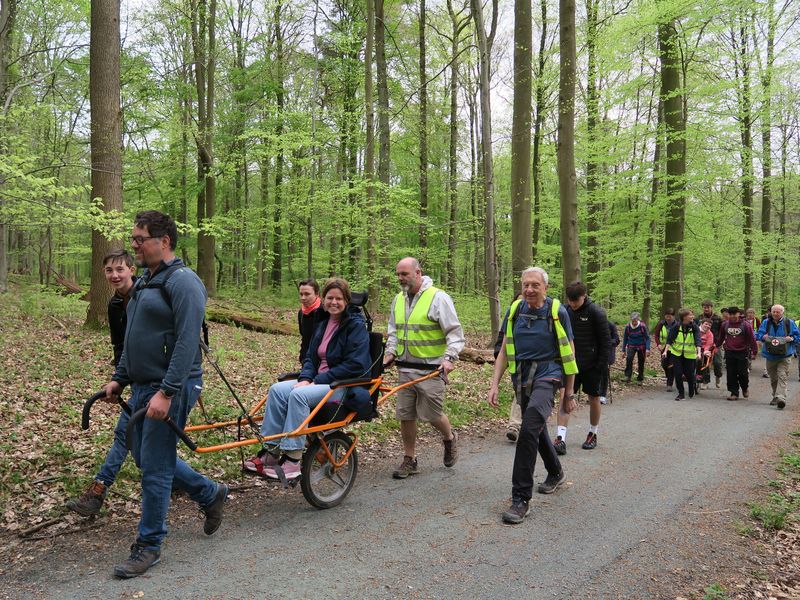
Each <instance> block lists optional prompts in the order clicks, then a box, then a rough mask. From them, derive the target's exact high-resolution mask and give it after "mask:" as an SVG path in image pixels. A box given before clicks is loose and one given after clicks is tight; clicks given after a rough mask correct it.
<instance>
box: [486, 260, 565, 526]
mask: <svg viewBox="0 0 800 600" xmlns="http://www.w3.org/2000/svg"><path fill="white" fill-rule="evenodd" d="M521 280H522V299H521V300H518V301H516V302H514V303H513V304H512V305H511V307H510V308H509V312H508V315H507V317H506V318H507V322H508V324H507V326H506V334H505V340H504V343H503V348H502V350H501V351H500V354H499V355H498V356H497V360H496V361H495V363H494V374H493V375H492V384H491V386H490V388H489V394H488V397H487V400H488V401H489V404H491V405H492V406H497V404H498V402H497V399H498V395H499V386H500V379H501V378H502V376H503V371H505V370H506V366H507V367H508V369H509V370H510V371H511V373H513V374H515V377H514V383H515V386H514V387H515V389H514V393H515V396H516V401H517V402H519V404H520V407H521V409H522V426H521V428H520V432H519V438H518V439H517V449H516V453H515V455H514V470H513V473H512V476H511V507H510V508H509V509H508V510H507V511H506V512H504V513H503V517H502V518H503V521H505V522H506V523H511V524H516V523H521V522H522V520H523V519H524V518H525V517H526V516H527V515H528V513H529V512H530V506H529V503H530V499H531V496H532V495H533V470H534V467H535V466H536V452H537V449H538V451H539V454H541V455H542V461H543V462H544V466H545V468H546V469H547V478H546V479H545V480H544V482H543V483H542V484H540V485H539V488H538V492H539V493H540V494H552V493H553V492H555V491H556V489H558V487H559V486H560V485H561V484H562V483H564V481H565V479H566V476H565V475H564V471H563V469H562V468H561V463H560V462H559V460H558V456H557V455H556V450H555V448H554V447H553V442H552V441H551V440H550V435H549V433H548V431H547V419H548V417H550V414H551V413H552V412H553V404H554V397H555V394H556V393H561V392H560V390H562V389H564V390H566V395H562V400H561V401H562V402H563V403H564V407H563V410H564V412H566V413H571V412H572V411H574V410H575V407H576V403H575V395H574V394H573V393H572V391H573V386H574V382H575V375H576V374H577V373H578V365H577V363H576V362H575V346H574V343H573V341H572V325H571V323H570V319H569V315H568V314H567V310H566V308H565V307H564V306H561V305H560V303H559V301H558V300H557V299H555V298H550V297H548V296H547V284H548V276H547V272H546V271H545V270H544V269H542V268H540V267H529V268H527V269H525V270H524V271H523V272H522V276H521Z"/></svg>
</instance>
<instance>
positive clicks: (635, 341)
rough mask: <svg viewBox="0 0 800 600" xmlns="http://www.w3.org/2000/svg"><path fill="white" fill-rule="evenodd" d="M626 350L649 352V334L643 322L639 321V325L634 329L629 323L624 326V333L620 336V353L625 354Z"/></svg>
mask: <svg viewBox="0 0 800 600" xmlns="http://www.w3.org/2000/svg"><path fill="white" fill-rule="evenodd" d="M627 348H644V349H645V350H650V334H649V333H648V332H647V325H645V324H644V322H643V321H639V325H637V326H636V327H634V326H633V325H631V324H630V323H628V324H627V325H625V333H624V334H623V335H622V351H623V352H625V350H626V349H627Z"/></svg>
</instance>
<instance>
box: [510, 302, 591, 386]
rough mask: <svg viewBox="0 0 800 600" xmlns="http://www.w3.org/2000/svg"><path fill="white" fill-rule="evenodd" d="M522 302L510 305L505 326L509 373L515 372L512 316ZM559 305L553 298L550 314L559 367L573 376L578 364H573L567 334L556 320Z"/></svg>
mask: <svg viewBox="0 0 800 600" xmlns="http://www.w3.org/2000/svg"><path fill="white" fill-rule="evenodd" d="M520 302H522V300H521V299H520V300H516V301H514V302H513V303H512V304H511V308H509V309H508V323H507V324H506V358H507V359H508V370H509V372H511V373H512V374H513V373H516V372H517V356H516V355H517V350H516V347H515V346H514V315H515V313H516V310H517V308H518V307H519V304H520ZM560 306H561V303H560V302H559V301H558V300H557V299H555V298H553V306H552V310H551V311H550V314H551V316H552V318H553V323H554V325H555V328H556V338H558V353H559V355H560V357H561V366H562V367H563V368H564V374H566V375H575V374H576V373H577V372H578V363H577V362H575V355H574V354H573V352H572V346H571V345H570V343H569V338H568V337H567V332H566V330H565V329H564V326H563V325H561V320H560V319H559V318H558V309H559V307H560Z"/></svg>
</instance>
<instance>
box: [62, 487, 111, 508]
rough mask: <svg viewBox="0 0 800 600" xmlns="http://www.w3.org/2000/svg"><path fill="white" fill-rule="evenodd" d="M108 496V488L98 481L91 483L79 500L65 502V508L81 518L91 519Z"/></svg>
mask: <svg viewBox="0 0 800 600" xmlns="http://www.w3.org/2000/svg"><path fill="white" fill-rule="evenodd" d="M106 494H108V487H106V485H105V484H104V483H102V482H100V481H93V482H92V485H90V486H89V487H88V488H87V489H86V491H85V492H83V495H82V496H81V497H80V498H73V499H72V500H70V501H69V502H67V508H68V509H70V510H72V511H75V512H76V513H78V514H79V515H81V516H82V517H92V516H94V515H96V514H98V513H99V512H100V509H101V508H102V506H103V502H104V501H105V499H106Z"/></svg>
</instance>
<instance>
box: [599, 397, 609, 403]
mask: <svg viewBox="0 0 800 600" xmlns="http://www.w3.org/2000/svg"><path fill="white" fill-rule="evenodd" d="M600 404H608V400H606V397H605V396H600Z"/></svg>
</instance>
